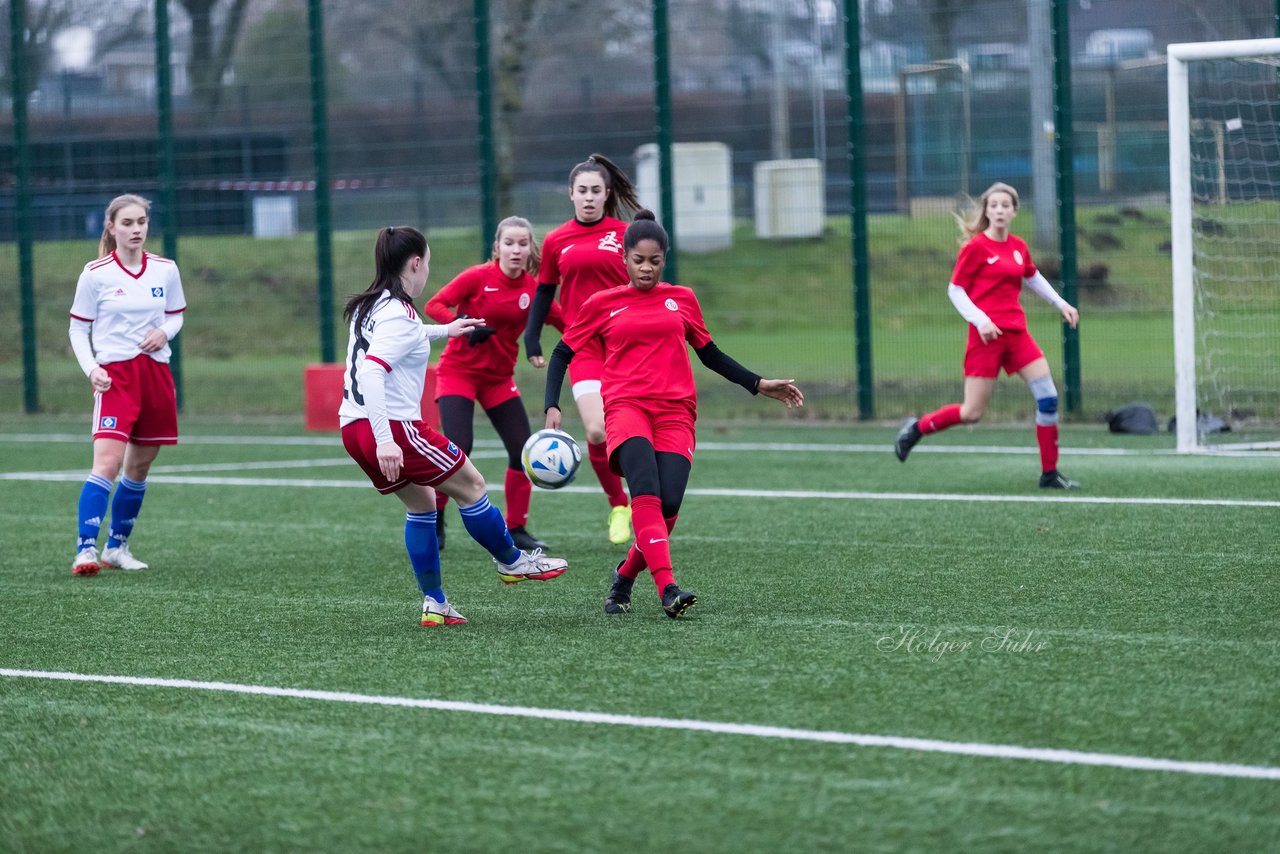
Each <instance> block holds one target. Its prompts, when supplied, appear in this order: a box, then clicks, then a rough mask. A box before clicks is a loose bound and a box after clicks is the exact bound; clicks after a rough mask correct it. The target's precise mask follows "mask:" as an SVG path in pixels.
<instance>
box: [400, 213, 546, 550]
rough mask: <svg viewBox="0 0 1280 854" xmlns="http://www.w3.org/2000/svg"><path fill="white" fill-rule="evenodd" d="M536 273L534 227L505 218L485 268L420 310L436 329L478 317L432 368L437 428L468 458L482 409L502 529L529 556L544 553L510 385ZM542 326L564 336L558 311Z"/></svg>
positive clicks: (522, 416) (439, 525) (523, 423)
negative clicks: (501, 502) (489, 430)
mask: <svg viewBox="0 0 1280 854" xmlns="http://www.w3.org/2000/svg"><path fill="white" fill-rule="evenodd" d="M537 270H538V246H537V244H536V243H535V242H534V239H533V226H531V225H530V224H529V221H528V220H526V219H524V218H522V217H518V216H509V217H507V218H506V219H504V220H503V221H502V222H500V223H498V230H497V233H496V234H495V236H494V240H493V254H492V257H491V258H490V260H489V262H488V263H487V264H479V265H477V266H475V267H470V268H468V269H466V270H463V271H462V272H461V273H459V274H458V275H457V277H455V278H454V279H453V281H451V282H449V284H447V285H445V286H444V287H443V288H441V289H440V292H439V293H437V294H436V295H435V296H433V297H432V298H431V299H429V300H428V301H427V304H426V306H425V308H424V311H425V313H426V314H427V315H428V316H429V317H430V318H431V319H432V320H435V321H437V322H439V323H449V322H451V321H453V320H454V319H456V318H458V317H483V318H484V325H483V326H477V327H475V328H474V329H472V330H471V331H470V332H469V333H468V334H467V335H466V336H464V337H459V338H452V339H450V340H449V343H448V344H447V345H445V348H444V353H443V354H441V356H440V364H439V365H438V366H437V368H436V403H437V404H438V405H439V407H440V429H441V432H443V433H444V435H446V436H448V437H449V438H450V439H452V440H453V441H454V442H457V443H458V446H459V447H460V448H462V452H463V453H464V454H470V453H471V446H472V444H473V440H474V434H473V431H472V426H471V422H472V418H473V416H474V414H475V404H476V402H477V401H478V402H479V403H480V406H481V407H483V408H484V411H485V414H487V415H488V416H489V421H491V422H492V423H493V428H494V429H495V430H496V431H497V432H498V436H499V437H501V439H502V444H503V446H504V447H505V448H506V450H507V472H506V476H505V478H504V481H503V487H504V493H505V496H506V506H507V528H508V529H509V530H510V531H511V539H512V540H513V541H515V544H516V547H517V548H521V549H525V550H528V551H531V550H533V549H545V548H546V547H547V544H546V543H544V542H542V541H541V540H539V539H537V538H536V537H534V536H533V535H532V534H530V533H529V531H528V529H527V528H526V525H527V523H528V521H529V494H530V492H532V484H530V483H529V478H528V476H527V475H525V473H524V469H523V467H522V466H521V462H520V452H521V451H522V450H523V449H524V443H525V441H526V440H527V439H528V438H529V434H530V432H531V430H530V426H529V414H528V413H527V412H525V408H524V401H523V400H522V399H521V397H520V389H519V388H518V387H517V386H516V381H515V368H516V356H517V355H518V353H519V350H520V334H521V333H522V332H524V328H525V324H526V322H527V321H528V319H529V306H530V304H531V303H532V301H533V293H534V290H535V289H537V287H538V280H537V279H535V278H534V277H533V273H535V272H537ZM455 307H456V308H457V312H456V313H455V312H454V308H455ZM547 320H548V322H550V324H551V325H552V326H554V327H555V328H556V329H558V330H560V331H561V332H563V331H564V320H563V319H562V318H561V316H560V307H559V306H558V305H556V304H554V303H553V304H552V305H551V310H550V312H549V313H548V315H547ZM436 499H437V506H436V514H437V515H436V534H437V538H438V539H439V541H440V548H441V549H443V548H444V536H443V535H444V504H445V502H446V501H447V500H448V496H447V495H443V494H442V495H437V496H436Z"/></svg>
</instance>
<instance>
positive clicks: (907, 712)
mask: <svg viewBox="0 0 1280 854" xmlns="http://www.w3.org/2000/svg"><path fill="white" fill-rule="evenodd" d="M80 427H81V425H80V424H79V421H78V420H76V421H70V420H67V419H59V418H48V417H46V418H20V417H13V416H6V417H0V448H3V460H4V462H3V465H0V471H5V472H14V471H19V470H21V471H40V472H57V471H66V472H71V473H72V475H73V477H75V476H78V475H77V474H76V473H79V472H83V471H84V470H85V469H86V467H87V463H88V448H87V447H86V446H85V444H84V443H80V442H63V441H29V440H18V439H16V438H15V436H16V434H20V433H22V434H45V435H47V436H49V437H52V438H53V439H55V440H56V438H57V436H58V435H60V434H64V433H78V432H79V430H80ZM571 429H573V428H572V426H571ZM184 431H185V434H186V435H187V436H188V437H189V438H191V439H192V441H189V442H187V443H185V444H182V445H179V446H177V447H175V448H168V449H165V451H164V452H163V453H162V454H161V457H160V459H159V460H158V468H157V470H156V471H155V472H154V473H153V478H152V484H151V487H150V489H149V491H148V498H147V504H146V506H145V507H144V510H143V513H142V517H141V519H140V521H139V526H138V530H137V533H136V534H135V536H134V539H133V546H134V550H135V552H136V553H138V554H139V555H140V556H141V557H142V558H143V559H144V560H147V561H149V562H150V563H151V564H152V567H153V568H152V569H150V570H148V571H146V572H142V573H114V572H113V573H104V574H102V575H100V576H99V577H97V578H93V579H74V578H72V576H71V575H70V573H69V571H68V564H69V557H70V543H71V535H72V528H73V516H74V504H75V500H76V495H77V494H78V491H79V484H78V483H77V482H75V480H74V479H73V480H71V481H67V482H47V481H46V482H42V481H36V480H10V479H3V480H0V530H3V531H4V532H5V537H4V540H5V543H6V548H7V550H8V551H7V556H8V559H7V560H6V561H5V562H4V563H3V565H0V589H2V590H3V591H4V600H5V618H4V620H3V621H0V667H6V668H15V669H28V670H43V671H66V672H74V673H86V674H119V675H133V676H152V677H161V678H169V679H191V680H210V681H224V682H232V683H241V684H252V685H263V686H280V687H291V688H305V689H318V690H330V691H342V692H353V693H361V694H371V695H382V696H393V697H410V698H435V699H445V700H456V701H465V702H475V703H494V704H502V705H510V706H533V707H545V708H553V709H569V710H579V711H593V712H606V713H616V714H644V715H654V716H664V717H670V718H678V719H689V720H704V721H724V722H735V723H750V724H761V725H771V726H783V727H794V728H802V729H814V730H830V731H837V732H852V733H866V734H881V735H899V736H913V737H918V738H925V739H941V740H946V741H956V742H978V743H987V744H1010V745H1023V746H1029V747H1052V748H1062V749H1067V750H1076V751H1096V752H1104V753H1115V754H1125V755H1132V756H1150V757H1159V758H1166V759H1175V760H1198V761H1210V762H1223V763H1241V764H1249V765H1258V766H1269V767H1277V766H1280V739H1277V737H1276V733H1275V725H1274V724H1275V720H1276V717H1277V714H1280V705H1278V703H1277V699H1276V691H1275V686H1276V685H1277V684H1280V645H1278V643H1277V641H1276V629H1277V622H1276V617H1275V614H1276V613H1277V609H1278V608H1280V587H1278V585H1277V580H1276V576H1275V572H1274V567H1275V560H1274V551H1275V535H1274V532H1275V530H1276V527H1277V524H1278V523H1280V509H1278V508H1276V507H1274V506H1269V507H1244V506H1213V505H1199V506H1195V505H1189V504H1185V503H1177V502H1176V501H1175V502H1174V503H1169V504H1116V503H1112V504H1086V503H1061V502H1057V503H1052V502H1051V503H1044V502H1032V503H1017V502H1008V501H997V502H982V501H976V500H970V501H945V500H938V501H913V500H906V499H904V498H901V497H898V498H895V497H891V496H890V495H889V494H895V495H898V494H902V493H936V494H938V495H939V496H943V495H948V494H962V495H975V496H990V497H999V496H1026V497H1032V498H1039V497H1041V494H1040V491H1039V490H1038V489H1037V488H1036V486H1035V473H1036V464H1035V457H1034V454H1027V453H1023V454H1014V453H978V452H966V453H939V452H938V450H939V449H942V448H944V447H949V448H951V449H952V450H957V449H958V447H959V446H970V445H982V444H990V445H993V446H994V445H1001V446H1003V445H1012V446H1015V447H1020V448H1024V449H1028V450H1030V449H1031V448H1032V447H1033V446H1034V442H1033V440H1032V438H1031V435H1030V430H1029V429H1027V428H1021V429H1016V430H1015V429H1002V428H978V429H974V430H965V429H961V430H953V431H949V432H948V433H945V434H942V435H940V436H938V437H933V438H931V439H929V440H927V441H926V442H925V443H923V444H922V445H921V446H920V447H919V448H918V449H917V451H916V452H915V453H914V454H913V456H912V458H911V460H910V461H909V463H908V464H907V465H905V466H904V465H901V464H899V463H898V462H897V460H895V459H894V458H893V457H892V455H891V454H890V453H889V452H888V442H889V441H890V440H891V437H892V432H893V431H892V429H890V428H887V427H881V428H870V427H857V428H848V427H840V428H835V427H830V426H803V425H800V424H794V425H778V426H772V425H768V424H762V425H755V426H753V427H751V428H749V429H744V428H742V427H734V426H731V425H726V424H715V423H709V424H705V425H704V426H703V427H702V430H701V433H700V437H699V439H700V442H701V443H702V445H703V449H702V450H700V451H699V453H698V457H697V461H696V464H695V468H694V472H693V477H692V481H691V488H692V489H694V490H695V491H696V490H699V489H708V488H752V489H766V490H772V491H779V492H780V491H782V490H834V491H842V492H859V493H862V492H865V493H872V494H881V495H882V496H883V498H882V499H881V500H870V499H857V498H843V499H837V498H828V499H823V500H814V499H804V498H795V499H788V498H784V497H781V496H775V497H757V498H746V497H726V496H722V497H713V496H708V495H699V494H691V495H690V496H689V497H688V499H687V500H686V503H685V506H684V508H683V509H682V513H681V519H680V524H679V526H678V527H677V528H676V530H675V533H674V535H673V556H674V558H675V561H676V573H677V577H678V578H679V579H680V581H681V582H682V584H684V585H686V586H688V587H690V588H692V589H694V590H696V591H697V592H698V593H699V596H700V599H701V602H700V604H699V606H698V607H697V608H695V609H694V610H693V611H692V612H691V614H690V617H689V619H687V620H682V621H680V622H672V621H670V620H668V619H667V618H666V617H665V616H663V615H662V613H661V611H660V609H659V608H658V606H657V602H656V597H655V595H654V593H653V591H652V588H651V586H650V587H646V586H645V584H646V582H644V581H643V580H642V581H641V583H640V584H638V585H637V591H638V595H637V596H636V608H635V611H634V612H633V613H632V614H630V615H629V616H627V617H625V618H622V619H609V618H606V617H605V616H604V615H603V614H601V613H600V603H601V601H602V598H603V595H604V591H605V589H606V586H607V581H606V579H607V576H608V572H609V569H610V568H611V567H612V566H613V564H614V563H615V562H616V561H617V559H618V557H619V555H620V553H619V551H618V550H616V549H615V548H614V547H611V546H609V545H608V543H607V542H605V541H604V516H605V507H604V502H603V500H602V499H601V497H600V496H599V495H596V494H591V493H578V492H566V493H545V492H538V493H537V494H536V495H535V496H534V505H533V514H532V519H531V528H532V530H533V531H534V532H535V533H537V534H539V535H540V536H542V537H544V538H545V539H547V540H548V541H550V542H551V543H552V544H553V545H554V546H555V549H554V551H555V553H557V554H563V555H565V556H566V557H568V558H569V560H570V562H571V569H570V571H569V573H567V574H566V575H565V576H564V577H562V578H561V579H558V580H556V581H554V582H551V583H547V584H534V583H532V582H530V583H526V584H522V585H518V586H515V587H510V588H507V587H504V586H503V585H501V584H499V583H498V581H497V579H496V578H495V577H494V573H493V570H492V564H491V563H490V562H489V561H488V559H487V556H486V555H484V554H483V553H482V552H481V551H480V550H479V549H478V547H476V546H475V545H474V544H472V543H471V542H470V541H469V540H468V539H467V538H466V536H465V535H464V533H463V530H462V527H461V524H460V522H459V520H458V517H457V515H456V512H455V511H450V513H451V515H450V522H451V524H450V529H449V530H450V538H449V545H448V548H447V549H446V551H445V553H444V561H445V583H446V589H447V590H448V591H449V595H450V598H451V599H452V600H453V601H454V602H455V603H456V604H457V606H458V608H459V609H460V610H461V611H462V612H463V613H465V614H466V615H467V616H468V618H469V619H470V620H471V624H470V625H468V626H465V627H461V628H458V629H447V630H439V631H424V630H422V629H420V628H418V627H417V626H416V623H417V619H416V618H417V611H418V604H419V601H420V600H419V599H418V598H416V597H415V590H414V586H413V581H412V576H411V574H410V572H409V570H408V567H407V561H406V559H405V556H404V553H403V545H402V526H403V522H402V520H403V512H402V510H401V509H400V504H399V503H398V502H396V501H395V500H394V499H392V498H387V497H382V496H378V495H377V494H376V493H375V492H374V491H373V490H372V489H371V488H363V487H360V488H349V489H346V488H334V487H316V488H309V489H303V488H299V487H288V486H246V485H241V486H237V485H233V484H232V483H229V482H227V480H225V479H228V478H233V477H248V478H267V479H271V478H290V479H293V478H302V479H322V480H335V479H336V480H342V481H347V482H350V483H352V484H359V483H360V476H359V473H358V471H357V470H356V467H355V466H354V464H352V463H350V462H349V461H347V460H345V459H344V455H343V452H342V450H341V448H340V446H339V445H338V444H337V443H336V440H333V439H332V437H329V439H330V441H327V442H325V443H323V444H319V445H315V444H311V445H274V444H266V443H265V442H248V443H245V444H236V445H231V444H210V443H201V442H198V441H194V440H196V439H198V438H200V437H210V438H214V437H221V436H237V435H238V436H244V437H251V436H256V435H274V436H284V437H290V436H292V435H294V432H295V431H293V430H291V429H290V428H289V427H288V426H287V425H281V424H279V423H270V424H265V423H264V424H240V425H235V424H230V425H228V424H225V423H222V422H220V421H217V420H213V419H207V420H206V419H201V418H192V419H189V420H188V421H187V422H186V424H185V426H184ZM478 432H479V434H480V436H481V438H482V439H483V438H486V437H487V436H488V435H489V434H488V432H487V430H485V429H484V428H479V429H478ZM312 438H313V439H314V438H315V437H312ZM743 442H792V443H795V442H803V443H813V444H817V445H833V446H834V445H841V446H843V445H848V444H853V445H859V444H871V445H879V446H882V447H883V448H884V451H883V452H879V451H877V452H875V453H865V452H858V451H856V450H855V451H849V450H846V451H828V452H821V451H819V450H812V451H806V452H800V451H795V450H792V451H787V450H783V449H779V450H773V451H744V450H740V449H739V450H735V449H733V448H729V447H718V446H717V445H718V444H720V445H729V444H735V443H737V444H740V443H743ZM1170 446H1171V439H1170V438H1169V437H1168V436H1167V435H1161V436H1156V437H1134V436H1121V437H1113V436H1110V435H1109V434H1106V433H1104V432H1102V431H1100V430H1097V429H1093V428H1081V427H1076V428H1070V429H1068V430H1067V431H1066V432H1065V434H1064V437H1063V447H1064V457H1063V468H1064V470H1066V471H1067V472H1068V473H1069V474H1070V475H1071V476H1073V477H1075V478H1078V479H1080V480H1081V481H1082V482H1083V483H1084V484H1085V492H1084V493H1083V495H1084V496H1087V497H1090V498H1105V497H1110V498H1163V499H1175V500H1184V499H1224V500H1230V499H1246V500H1262V501H1274V500H1275V499H1276V497H1277V495H1280V459H1278V458H1277V457H1275V456H1265V455H1255V456H1251V457H1192V458H1184V457H1178V456H1173V455H1169V454H1168V453H1167V451H1168V449H1169V448H1170ZM1078 449H1094V450H1095V451H1097V450H1105V449H1114V450H1125V451H1128V452H1129V453H1127V454H1126V455H1121V456H1116V455H1101V454H1099V453H1096V452H1095V453H1081V452H1080V451H1079V450H1078ZM480 450H482V451H485V452H491V451H493V450H494V448H493V446H492V444H491V443H487V444H485V445H484V446H483V447H482V448H481V449H480ZM298 460H318V461H327V460H332V461H334V462H335V464H334V465H319V466H316V467H314V468H278V469H272V468H249V467H248V466H249V464H251V463H262V462H271V461H280V462H282V463H283V462H288V461H298ZM224 463H225V464H228V467H227V468H225V469H219V470H213V471H197V472H190V473H189V474H191V475H193V476H201V477H211V478H217V479H219V480H217V481H216V482H214V483H212V484H204V485H196V484H183V483H177V482H172V481H166V480H165V479H164V477H162V475H164V474H165V472H164V468H165V467H167V466H173V467H178V466H199V465H205V464H224ZM477 463H478V465H480V467H481V469H482V470H483V471H484V472H485V474H486V477H487V478H488V479H489V480H490V482H495V481H499V482H500V470H499V466H500V463H499V462H498V461H497V460H495V459H494V458H492V457H491V456H488V455H486V454H479V455H478V457H477ZM237 466H245V468H237ZM182 474H183V473H182V472H178V471H174V472H171V473H170V476H171V477H178V476H181V475H182ZM582 480H583V482H584V483H587V484H590V483H591V477H590V473H589V472H584V473H583V477H582ZM495 498H497V499H499V500H500V490H498V492H497V494H496V495H495ZM903 627H916V628H920V629H922V630H924V631H926V632H927V633H928V634H929V636H932V635H933V634H934V633H937V634H938V635H939V636H940V637H941V638H942V639H943V640H948V641H952V642H964V641H969V642H971V643H972V644H974V645H975V646H980V643H981V641H982V640H983V639H984V638H987V637H992V636H995V635H997V634H998V633H999V632H1001V631H1003V629H1001V628H1000V627H1014V628H1016V629H1018V630H1019V631H1021V632H1034V634H1035V636H1036V637H1037V638H1039V639H1042V640H1043V641H1044V642H1045V643H1047V646H1046V647H1044V648H1041V649H1039V650H1036V651H1024V652H1016V653H1011V652H1005V653H997V652H991V651H984V650H982V649H981V648H974V649H970V650H969V651H967V652H964V653H955V654H948V655H943V656H940V657H937V656H932V655H928V654H916V653H909V652H906V651H904V650H901V649H899V650H893V649H886V648H885V647H886V646H887V645H886V644H884V643H881V642H880V641H881V639H882V638H886V637H889V638H892V637H895V636H897V635H898V634H899V633H900V631H901V630H902V628H903ZM0 719H2V720H3V721H4V726H3V727H0V768H3V769H4V773H3V774H0V803H3V804H4V809H3V810H0V849H3V850H6V851H15V852H25V851H72V850H94V851H171V850H183V851H226V850H255V851H257V850H261V851H283V850H319V851H344V852H347V851H400V850H405V851H408V850H422V849H427V850H435V849H440V850H448V849H461V850H484V851H499V850H522V851H598V850H602V849H606V848H607V849H611V850H622V851H630V850H637V851H640V850H645V851H648V850H669V849H671V848H672V846H673V845H674V846H677V847H679V848H680V849H682V850H691V851H743V850H767V849H775V850H786V851H814V850H850V849H853V848H856V849H858V850H868V851H898V850H974V851H1013V850H1054V851H1090V852H1092V851H1132V850H1162V851H1180V850H1185V851H1195V850H1251V851H1252V850H1265V849H1269V848H1272V847H1274V845H1275V840H1276V839H1277V838H1280V819H1278V818H1277V816H1280V782H1277V781H1267V780H1244V779H1231V778H1222V777H1205V776H1195V775H1189V774H1177V773H1168V772H1153V771H1134V770H1122V769H1117V768H1107V767H1090V766H1084V765H1073V764H1051V763H1040V762H1029V761H1024V760H1013V759H993V758H979V757H973V756H953V755H945V754H939V753H926V752H913V751H904V750H894V749H888V748H873V747H857V746H850V745H833V744H815V743H806V742H798V741H785V740H778V739H759V738H750V737H746V736H732V735H722V734H714V733H707V732H701V733H699V732H687V731H678V730H670V731H669V730H652V729H643V728H632V727H617V726H608V725H601V724H581V723H570V722H563V721H549V720H541V721H540V720H531V719H527V718H520V717H494V716H484V715H474V714H467V713H463V712H448V711H433V710H425V709H412V708H388V707H381V706H368V705H353V704H345V703H323V702H319V701H314V700H305V699H287V698H272V697H255V696H245V695H237V694H226V693H208V692H196V691H190V690H181V689H175V688H156V687H130V686H123V685H102V684H85V683H64V682H53V681H47V680H34V679H18V678H11V677H0Z"/></svg>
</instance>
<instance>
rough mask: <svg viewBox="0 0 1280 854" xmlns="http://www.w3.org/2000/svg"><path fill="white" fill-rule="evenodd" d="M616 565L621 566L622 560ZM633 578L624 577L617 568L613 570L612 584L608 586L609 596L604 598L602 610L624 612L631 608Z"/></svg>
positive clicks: (613, 612)
mask: <svg viewBox="0 0 1280 854" xmlns="http://www.w3.org/2000/svg"><path fill="white" fill-rule="evenodd" d="M618 566H619V567H621V566H622V561H618ZM635 583H636V580H635V579H634V578H624V577H623V576H621V575H619V574H618V570H617V569H615V570H614V571H613V586H612V587H610V588H609V596H608V598H606V599H605V600H604V612H605V613H606V614H625V613H627V612H628V611H630V610H631V585H633V584H635Z"/></svg>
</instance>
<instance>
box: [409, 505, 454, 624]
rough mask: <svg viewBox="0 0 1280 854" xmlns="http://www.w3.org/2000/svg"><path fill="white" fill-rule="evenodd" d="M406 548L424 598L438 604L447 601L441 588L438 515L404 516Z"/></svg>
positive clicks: (417, 514)
mask: <svg viewBox="0 0 1280 854" xmlns="http://www.w3.org/2000/svg"><path fill="white" fill-rule="evenodd" d="M404 547H405V549H407V550H408V552H409V564H410V566H412V567H413V577H414V578H416V579H417V580H418V589H419V590H421V591H422V593H423V595H424V596H430V597H431V598H432V599H434V600H436V601H437V602H443V601H445V597H444V590H442V589H441V588H440V549H439V547H438V545H437V543H436V514H435V513H434V512H432V513H405V514H404Z"/></svg>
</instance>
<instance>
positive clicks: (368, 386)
mask: <svg viewBox="0 0 1280 854" xmlns="http://www.w3.org/2000/svg"><path fill="white" fill-rule="evenodd" d="M356 378H357V379H358V380H359V382H360V392H361V394H363V395H364V411H365V413H366V414H367V415H368V416H369V427H370V428H372V430H373V438H374V439H376V440H378V444H379V445H381V444H384V443H386V442H391V441H394V440H393V438H392V436H391V423H390V421H389V420H388V419H387V371H386V368H384V367H382V365H379V364H378V363H377V362H375V361H373V360H371V359H365V360H364V361H363V362H361V363H360V370H359V371H357V372H356Z"/></svg>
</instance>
